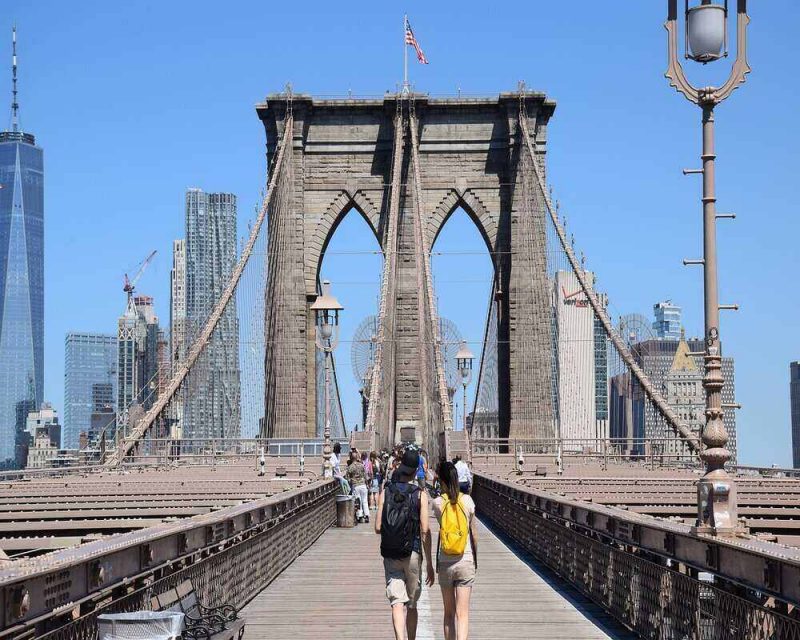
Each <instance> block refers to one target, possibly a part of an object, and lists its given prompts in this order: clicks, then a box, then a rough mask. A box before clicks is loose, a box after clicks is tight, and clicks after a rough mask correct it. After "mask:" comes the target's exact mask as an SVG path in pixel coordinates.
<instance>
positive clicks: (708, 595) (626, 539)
mask: <svg viewBox="0 0 800 640" xmlns="http://www.w3.org/2000/svg"><path fill="white" fill-rule="evenodd" d="M474 497H475V500H476V504H477V506H478V512H479V513H480V514H482V515H483V516H484V517H486V518H488V519H489V520H490V521H491V522H492V523H493V524H494V525H495V526H497V527H498V528H499V529H501V530H502V531H503V532H504V533H505V534H506V535H508V536H509V537H510V538H512V539H513V540H514V541H515V542H516V543H517V544H518V545H520V546H521V547H522V548H524V549H525V551H527V552H528V553H530V554H531V555H533V556H534V557H535V558H537V559H538V560H539V561H541V562H543V563H545V564H546V565H547V566H549V567H550V568H551V569H553V570H554V571H555V572H556V573H557V574H558V575H559V576H561V577H562V578H563V579H565V580H566V581H567V582H569V583H570V584H572V585H574V586H575V587H576V588H577V589H579V590H580V591H581V592H583V593H584V594H586V595H587V596H588V597H589V598H591V599H592V600H594V601H595V602H597V603H598V604H599V605H600V606H602V607H603V608H604V609H605V610H606V611H607V612H608V613H609V614H611V615H612V616H614V617H615V618H616V619H618V620H619V621H620V622H622V623H623V624H625V625H626V626H628V627H630V628H631V629H633V630H634V631H636V632H637V633H639V634H640V635H641V636H642V637H645V638H659V639H660V638H664V639H675V640H678V639H681V640H683V639H695V638H696V639H702V640H712V639H713V640H740V639H743V638H748V639H753V640H762V639H763V640H768V639H769V640H778V639H781V640H784V639H799V638H800V621H798V620H797V619H795V617H794V615H789V612H793V611H794V610H795V607H796V606H797V605H798V604H800V581H799V580H798V578H800V550H798V549H792V548H787V547H783V546H781V545H777V544H772V543H769V542H764V541H762V540H758V539H755V538H750V537H742V538H737V539H719V538H714V537H711V536H705V535H697V534H695V533H693V531H692V529H691V528H690V527H689V526H687V525H683V524H678V523H673V522H666V521H659V520H657V519H655V518H650V517H647V516H642V515H640V514H632V513H628V512H625V511H623V510H620V509H615V508H613V507H604V506H600V505H593V504H591V503H588V502H583V501H580V500H572V499H569V498H564V497H561V496H558V495H555V494H552V493H547V492H543V491H537V490H535V489H531V488H528V487H522V486H519V485H515V484H512V483H509V482H504V481H502V480H499V479H494V478H491V477H489V476H485V475H482V474H475V484H474Z"/></svg>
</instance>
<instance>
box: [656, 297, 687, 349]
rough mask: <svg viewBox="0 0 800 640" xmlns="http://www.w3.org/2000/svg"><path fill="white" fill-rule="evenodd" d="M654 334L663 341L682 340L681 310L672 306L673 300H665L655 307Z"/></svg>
mask: <svg viewBox="0 0 800 640" xmlns="http://www.w3.org/2000/svg"><path fill="white" fill-rule="evenodd" d="M653 314H654V315H655V318H656V319H655V322H653V332H654V333H655V334H656V338H659V339H661V340H680V339H681V308H680V307H679V306H677V305H674V304H672V300H665V301H664V302H658V303H656V304H654V305H653Z"/></svg>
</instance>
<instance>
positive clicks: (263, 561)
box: [0, 480, 338, 640]
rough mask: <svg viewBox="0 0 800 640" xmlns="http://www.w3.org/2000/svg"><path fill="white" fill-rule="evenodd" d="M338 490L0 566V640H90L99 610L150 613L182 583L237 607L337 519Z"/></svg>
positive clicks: (300, 493)
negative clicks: (154, 600)
mask: <svg viewBox="0 0 800 640" xmlns="http://www.w3.org/2000/svg"><path fill="white" fill-rule="evenodd" d="M337 487H338V484H337V483H336V482H334V481H330V480H327V481H318V482H316V483H314V484H311V485H309V486H307V487H305V488H302V489H295V490H292V491H287V492H285V493H282V494H278V495H276V496H272V497H270V498H266V499H263V500H256V501H253V502H249V503H246V504H243V505H240V506H236V507H228V508H226V509H222V510H220V511H217V512H215V513H213V514H207V515H202V516H195V517H193V518H188V519H186V520H183V521H180V522H176V523H170V524H163V525H159V526H156V527H150V528H148V529H144V530H141V531H137V532H132V533H127V534H121V535H119V536H115V537H114V539H113V544H109V543H108V541H104V540H98V541H95V542H89V543H86V544H84V545H81V546H80V547H78V548H76V549H65V550H62V551H58V552H55V553H52V554H49V555H47V556H44V557H41V558H37V559H35V560H23V561H18V562H14V563H11V564H6V565H4V566H3V568H2V569H0V589H2V592H3V593H4V595H5V607H4V608H3V609H2V610H1V611H0V615H2V619H0V629H2V631H0V638H3V639H5V638H9V639H11V638H29V637H37V638H48V639H53V640H55V639H59V640H60V639H62V638H63V639H64V640H66V639H70V640H72V639H74V638H78V639H81V640H83V639H86V640H94V639H95V638H96V637H97V616H98V615H99V614H102V613H111V612H119V611H132V610H141V609H149V608H150V598H151V597H152V596H153V595H157V594H159V593H163V592H164V591H167V590H169V589H170V588H173V587H174V586H176V585H177V584H178V583H180V582H182V581H184V580H186V579H189V580H191V581H192V584H193V586H194V589H195V591H196V592H197V593H198V596H199V598H200V600H201V601H204V602H208V603H210V604H211V605H219V604H223V603H229V604H233V605H234V606H236V607H241V606H242V605H244V604H245V603H246V602H247V601H248V600H249V599H250V598H252V597H253V596H254V595H255V594H257V593H258V592H259V591H260V590H261V589H263V588H264V587H265V586H267V584H269V583H270V582H271V581H272V580H273V579H274V578H275V577H276V576H277V575H278V574H280V573H281V571H283V569H284V568H286V567H287V566H288V565H289V564H290V563H291V562H292V561H293V560H294V559H295V558H296V557H297V556H298V555H300V553H302V552H303V551H304V550H305V549H307V548H308V547H309V546H310V545H311V544H312V543H313V542H314V541H315V540H316V539H317V538H318V537H319V536H320V535H321V534H322V533H323V532H324V531H325V529H326V528H328V527H329V526H330V525H331V524H332V523H333V521H334V519H335V502H334V494H335V491H336V490H337Z"/></svg>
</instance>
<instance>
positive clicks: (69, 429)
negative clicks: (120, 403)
mask: <svg viewBox="0 0 800 640" xmlns="http://www.w3.org/2000/svg"><path fill="white" fill-rule="evenodd" d="M64 347H65V349H64V353H65V357H64V442H63V444H62V446H63V447H64V448H65V449H77V448H78V440H79V436H80V434H81V432H86V433H87V434H88V433H89V432H90V431H91V427H92V412H93V411H94V410H95V398H94V396H93V391H94V390H95V388H96V387H98V386H99V387H100V388H103V389H106V388H107V389H108V395H109V398H108V402H109V403H111V404H112V406H113V398H115V397H116V383H117V336H115V335H107V334H104V333H83V332H70V333H68V334H67V338H66V340H65V343H64Z"/></svg>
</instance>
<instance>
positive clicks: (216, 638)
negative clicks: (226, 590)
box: [150, 580, 244, 640]
mask: <svg viewBox="0 0 800 640" xmlns="http://www.w3.org/2000/svg"><path fill="white" fill-rule="evenodd" d="M150 606H151V608H152V609H153V610H154V611H176V612H179V613H183V614H184V632H183V636H182V637H183V638H186V639H188V640H241V638H242V637H243V636H244V619H243V618H239V617H238V612H237V611H236V608H235V607H233V606H232V605H229V604H225V605H221V606H219V607H206V606H204V605H203V604H202V603H201V602H200V601H199V600H198V599H197V594H196V593H195V590H194V586H193V585H192V583H191V581H189V580H185V581H184V582H181V583H180V584H179V585H178V586H177V587H175V588H174V589H170V590H169V591H165V592H164V593H160V594H159V595H157V596H153V597H152V598H151V599H150Z"/></svg>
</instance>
